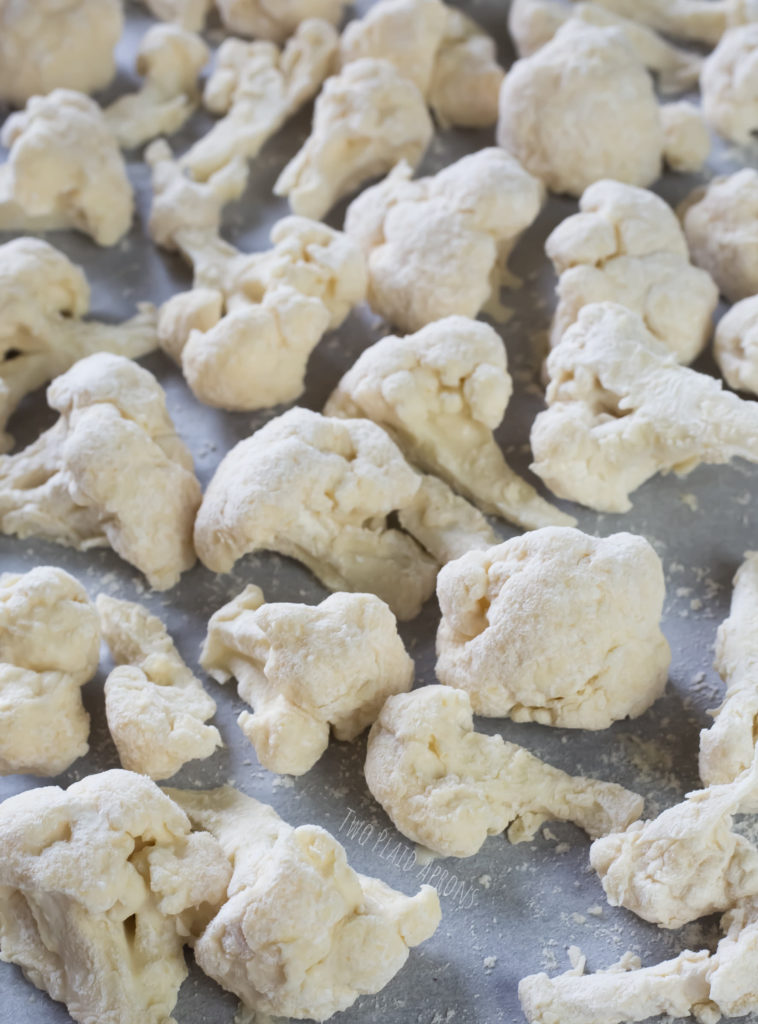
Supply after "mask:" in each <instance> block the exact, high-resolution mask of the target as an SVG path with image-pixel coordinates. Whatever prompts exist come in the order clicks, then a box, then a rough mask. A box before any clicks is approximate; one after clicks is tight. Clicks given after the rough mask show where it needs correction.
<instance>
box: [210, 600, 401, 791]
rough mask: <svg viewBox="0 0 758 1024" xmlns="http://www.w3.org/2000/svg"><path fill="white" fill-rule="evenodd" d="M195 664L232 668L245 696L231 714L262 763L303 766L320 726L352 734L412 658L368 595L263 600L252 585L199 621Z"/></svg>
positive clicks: (315, 751)
mask: <svg viewBox="0 0 758 1024" xmlns="http://www.w3.org/2000/svg"><path fill="white" fill-rule="evenodd" d="M200 664H201V665H202V666H203V668H204V669H205V671H206V672H207V673H208V674H209V675H210V676H212V677H213V678H214V679H215V680H217V682H219V683H226V682H228V680H229V679H231V678H232V677H236V679H237V686H238V691H239V695H240V697H242V699H243V700H245V701H246V702H247V703H248V704H251V705H252V706H253V707H254V709H255V711H254V713H253V714H252V715H251V714H250V713H249V712H247V711H243V712H242V713H241V715H240V716H239V718H238V719H237V723H238V725H239V727H240V729H242V731H243V733H244V734H245V736H246V737H247V738H248V739H249V740H250V742H251V743H252V744H253V746H254V747H255V752H256V754H257V755H258V760H259V761H260V763H261V764H262V765H263V767H264V768H268V770H269V771H272V772H284V773H287V774H289V775H303V774H304V773H305V772H307V771H308V770H309V769H310V768H312V767H313V765H314V764H315V763H316V761H317V760H318V759H319V758H320V757H321V755H322V754H323V753H324V751H325V750H326V748H327V746H328V744H329V729H330V726H331V728H332V729H333V731H334V735H335V737H336V739H338V740H353V739H355V737H356V736H358V735H359V733H361V732H363V730H364V729H365V728H366V727H367V726H368V725H370V724H371V723H372V722H373V721H374V720H375V718H376V716H377V714H378V713H379V709H380V708H381V706H382V704H383V703H384V700H385V698H386V697H388V696H389V695H390V694H393V693H400V692H403V691H405V690H409V689H410V687H411V684H412V683H413V671H414V666H413V661H412V659H411V658H409V657H408V654H407V653H406V650H405V647H404V646H403V641H402V640H401V639H400V637H399V636H398V633H397V623H396V621H395V616H394V615H393V614H392V612H391V611H390V610H389V608H388V607H387V605H386V604H384V602H383V601H380V600H379V598H378V597H374V595H373V594H332V595H331V597H327V599H326V600H325V601H322V602H321V604H319V605H317V606H316V607H310V606H308V605H303V604H286V603H277V604H264V599H263V592H262V591H261V589H260V588H259V587H256V586H253V585H252V584H251V585H250V586H248V587H246V588H245V590H243V591H242V593H241V594H239V595H238V596H237V597H236V598H235V599H234V600H233V601H230V602H229V604H226V605H224V607H223V608H220V609H219V610H218V611H217V612H216V613H215V615H214V616H213V617H212V618H211V620H210V622H209V624H208V635H207V636H206V639H205V644H204V646H203V649H202V652H201V654H200Z"/></svg>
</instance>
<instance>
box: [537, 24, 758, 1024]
mask: <svg viewBox="0 0 758 1024" xmlns="http://www.w3.org/2000/svg"><path fill="white" fill-rule="evenodd" d="M709 6H711V5H709ZM712 6H716V5H715V4H713V5H712ZM720 924H721V929H722V931H723V932H724V933H725V934H724V937H723V938H722V939H721V941H720V942H719V944H718V946H717V947H716V952H715V953H713V954H711V953H710V952H709V951H708V950H707V949H703V950H700V951H699V952H697V953H695V952H692V951H691V950H685V952H684V953H681V954H680V955H679V956H678V957H676V958H675V959H673V960H666V961H664V962H663V963H661V964H656V965H655V966H654V967H644V968H641V967H640V961H639V958H638V957H635V956H632V954H630V953H627V954H625V956H624V957H622V959H621V961H620V962H619V963H618V964H614V965H613V966H612V967H609V968H607V969H606V970H605V971H597V972H596V973H595V974H589V975H584V974H582V972H583V970H584V964H585V959H584V957H579V959H578V963H577V964H576V967H575V968H574V969H573V970H571V971H567V972H566V973H565V974H560V975H558V977H557V978H548V976H547V975H546V974H532V975H530V976H529V977H528V978H524V980H523V981H522V982H521V984H520V985H519V999H520V1000H521V1006H522V1009H523V1010H524V1013H525V1015H526V1018H527V1020H529V1021H530V1024H599V1022H601V1021H602V1022H605V1021H611V1020H613V1021H617V1022H619V1024H622V1022H625V1021H630V1022H631V1021H641V1020H647V1019H648V1018H652V1017H657V1016H658V1015H659V1014H664V1013H665V1014H668V1015H670V1016H671V1017H675V1018H677V1019H679V1018H683V1017H689V1016H690V1015H692V1016H694V1017H695V1018H697V1020H699V1021H702V1022H703V1024H706V1022H708V1024H716V1022H717V1021H718V1020H719V1019H720V1017H721V1015H722V1014H723V1015H724V1017H744V1016H746V1015H747V1014H749V1013H750V1014H752V1013H754V1012H755V1011H756V1010H758V998H756V994H755V963H756V955H755V949H756V943H757V942H758V903H756V901H755V900H744V901H743V902H742V903H741V904H740V905H739V906H738V907H736V908H735V909H734V910H730V911H729V912H728V913H726V914H724V916H723V917H722V918H721V922H720Z"/></svg>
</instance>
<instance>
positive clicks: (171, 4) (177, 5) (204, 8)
mask: <svg viewBox="0 0 758 1024" xmlns="http://www.w3.org/2000/svg"><path fill="white" fill-rule="evenodd" d="M142 3H143V4H144V5H145V7H147V9H148V10H149V11H150V13H151V14H152V15H154V16H155V17H156V18H160V19H161V21H172V22H174V23H175V24H177V25H181V27H182V28H186V29H187V30H188V31H189V32H201V31H202V30H203V26H204V25H205V19H206V17H207V16H208V12H209V11H210V10H211V8H212V7H213V6H214V0H142Z"/></svg>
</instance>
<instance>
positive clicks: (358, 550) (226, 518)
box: [195, 408, 489, 619]
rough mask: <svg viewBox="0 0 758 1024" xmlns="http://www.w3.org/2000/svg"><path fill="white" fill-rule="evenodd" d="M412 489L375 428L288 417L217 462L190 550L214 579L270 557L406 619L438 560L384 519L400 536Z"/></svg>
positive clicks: (417, 484)
mask: <svg viewBox="0 0 758 1024" xmlns="http://www.w3.org/2000/svg"><path fill="white" fill-rule="evenodd" d="M438 483H439V481H438ZM422 484H423V480H422V477H421V476H420V475H419V474H418V473H416V471H415V470H414V469H412V468H411V466H409V465H408V463H407V462H406V461H405V459H404V458H403V456H402V453H401V452H400V450H399V448H397V446H396V445H395V444H394V443H393V442H392V441H391V440H390V438H389V437H388V436H387V434H385V432H384V431H383V430H382V429H381V428H380V427H377V426H376V424H374V423H371V422H369V421H368V420H362V419H359V420H343V419H332V418H328V417H326V416H320V415H319V414H318V413H315V412H310V411H309V410H308V409H299V408H295V409H290V411H289V412H286V413H285V414H284V415H283V416H279V417H277V418H276V419H274V420H270V421H269V422H268V423H267V424H266V425H265V426H264V427H262V428H261V429H260V430H258V431H256V433H254V434H253V435H252V437H248V438H247V439H246V440H244V441H240V442H239V444H237V445H235V446H234V448H232V450H231V451H230V452H229V453H228V454H227V455H226V457H225V458H224V459H223V460H222V462H221V465H220V466H219V467H218V469H217V470H216V473H215V475H214V477H213V479H212V480H211V482H210V484H209V486H208V489H207V491H206V493H205V497H204V498H203V503H202V505H201V507H200V511H199V513H198V516H197V522H196V524H195V546H196V548H197V552H198V555H199V557H200V559H201V561H202V562H203V563H204V565H206V566H207V567H208V568H209V569H212V570H213V571H214V572H229V570H230V569H231V568H232V566H233V565H234V563H235V562H236V561H237V560H238V559H239V558H241V557H242V556H243V555H245V554H247V553H248V552H252V551H260V550H273V551H278V552H280V553H281V554H283V555H288V556H289V557H291V558H295V559H297V560H298V561H300V562H303V563H304V564H305V565H306V566H307V567H308V568H309V569H310V570H311V572H312V573H313V574H314V575H315V576H317V577H318V578H319V579H320V580H321V582H322V583H323V584H324V586H326V587H328V588H329V589H331V590H347V591H351V592H354V593H355V592H357V593H362V592H369V593H374V594H376V595H377V596H378V597H380V598H381V599H382V600H383V601H385V602H386V603H387V604H388V605H389V606H390V608H391V609H392V611H393V612H394V614H395V615H396V616H397V617H398V618H399V619H410V618H413V617H414V616H415V615H417V614H418V612H419V611H420V609H421V606H422V604H423V603H424V601H426V599H427V598H428V597H429V596H430V595H431V593H432V591H433V590H434V581H435V578H436V575H437V569H438V568H439V563H440V561H442V560H443V559H442V558H440V557H439V556H440V555H443V554H445V552H443V551H436V552H432V553H428V549H429V547H430V544H425V546H426V547H427V550H426V551H425V550H423V549H422V548H421V547H420V546H419V544H418V543H417V542H416V541H415V540H414V538H413V537H412V536H411V535H410V534H409V533H408V532H404V531H403V530H398V529H395V528H394V527H391V526H389V525H388V522H387V517H388V516H389V515H391V514H392V513H393V512H396V513H398V516H399V519H400V525H401V527H402V526H403V525H404V521H403V513H404V512H405V511H406V510H411V511H412V512H413V513H414V514H415V513H416V512H417V511H418V509H417V507H415V502H417V501H418V500H419V493H420V492H421V491H422ZM440 486H444V485H442V484H440ZM427 496H428V495H427ZM457 500H458V501H462V499H460V498H459V499H457ZM484 527H485V529H484V531H483V532H484V533H485V534H486V533H488V532H489V531H488V530H487V528H486V524H484ZM470 542H471V543H472V545H473V544H475V543H481V538H480V537H479V536H475V537H472V538H470ZM435 555H436V557H434V556H435Z"/></svg>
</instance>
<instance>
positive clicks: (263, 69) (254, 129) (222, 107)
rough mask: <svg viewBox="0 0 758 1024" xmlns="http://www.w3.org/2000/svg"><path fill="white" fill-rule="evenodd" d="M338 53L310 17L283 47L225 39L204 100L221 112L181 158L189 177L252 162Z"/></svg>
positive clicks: (203, 177) (329, 33)
mask: <svg viewBox="0 0 758 1024" xmlns="http://www.w3.org/2000/svg"><path fill="white" fill-rule="evenodd" d="M336 52H337V33H336V32H335V30H334V29H333V28H332V26H331V25H330V24H329V23H328V22H326V21H319V20H317V19H309V20H308V21H304V22H303V23H302V25H300V26H299V28H298V30H297V32H296V33H295V34H294V35H293V36H292V38H291V39H290V40H288V42H287V44H286V45H285V46H284V48H283V49H281V50H280V49H279V47H278V46H276V45H275V44H274V43H268V42H262V41H260V40H259V41H257V42H254V43H246V42H243V40H241V39H226V40H225V41H224V42H223V43H222V44H221V46H220V47H219V50H218V53H217V56H216V64H215V68H214V71H213V74H212V75H211V76H210V78H209V79H208V81H207V83H206V86H205V92H204V95H203V102H204V104H205V106H206V107H207V109H208V110H210V111H212V112H213V113H214V114H223V115H225V116H224V117H222V119H221V120H220V121H218V122H217V123H216V124H215V125H214V126H213V128H211V130H210V131H209V132H208V133H207V134H206V135H204V136H203V137H202V138H200V139H198V141H197V142H195V144H194V145H193V146H192V147H191V148H190V149H189V150H188V151H187V152H186V153H185V154H184V156H183V157H182V158H181V161H180V165H181V167H182V168H184V169H185V170H186V171H187V172H188V173H189V174H190V175H191V176H192V177H193V178H195V179H196V180H199V181H207V180H208V179H209V178H211V177H212V175H213V174H215V173H216V171H219V170H220V169H221V168H222V167H224V166H226V165H227V164H229V163H231V162H232V160H234V159H235V157H242V158H243V159H244V160H251V159H252V158H253V157H255V156H257V155H258V153H259V152H260V150H261V149H262V147H263V146H264V144H265V143H266V142H267V141H268V139H270V138H271V136H272V135H274V134H275V133H276V132H277V131H278V130H279V129H280V128H281V126H282V125H283V124H284V122H285V121H286V120H287V119H288V118H289V117H292V115H293V114H295V113H296V112H297V111H298V110H299V109H300V108H301V107H302V106H303V105H304V104H305V103H307V102H308V101H309V100H310V99H312V98H313V96H314V95H315V94H316V93H317V92H318V90H319V88H320V86H321V83H322V82H323V80H324V79H325V78H326V76H327V75H328V74H329V72H330V70H331V66H332V63H333V61H334V56H335V54H336Z"/></svg>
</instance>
